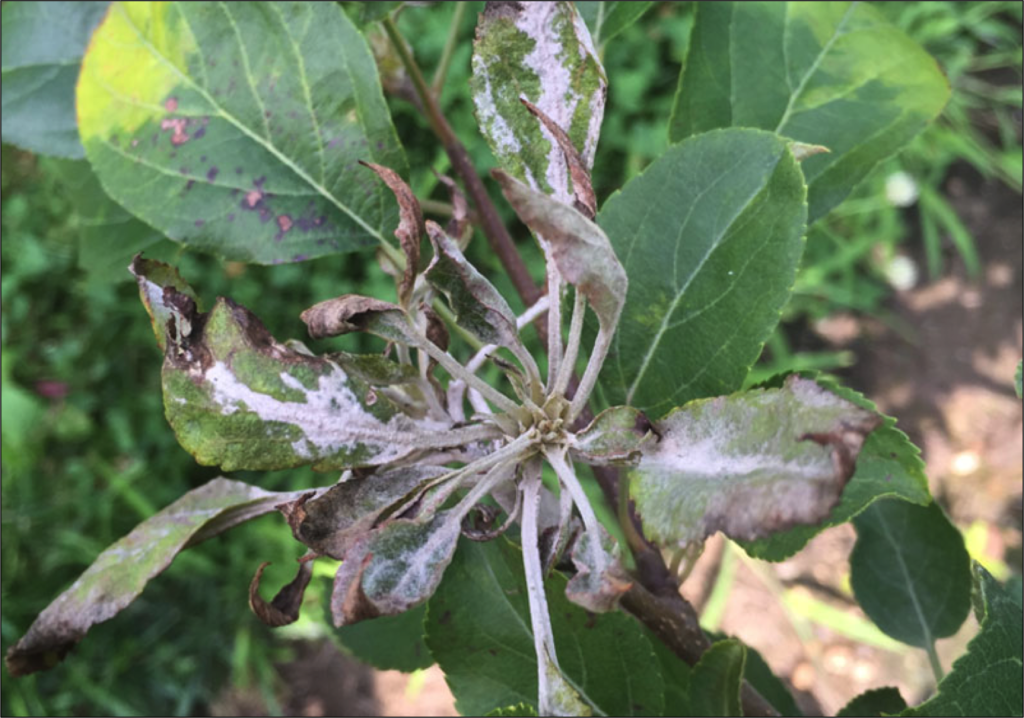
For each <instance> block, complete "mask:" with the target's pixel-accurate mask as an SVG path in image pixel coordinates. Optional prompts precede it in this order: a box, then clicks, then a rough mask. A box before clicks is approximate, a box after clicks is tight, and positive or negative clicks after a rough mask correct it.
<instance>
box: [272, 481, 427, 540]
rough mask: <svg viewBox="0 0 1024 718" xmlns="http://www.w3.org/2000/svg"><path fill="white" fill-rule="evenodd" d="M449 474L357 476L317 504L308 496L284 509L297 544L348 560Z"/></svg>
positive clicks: (321, 495)
mask: <svg viewBox="0 0 1024 718" xmlns="http://www.w3.org/2000/svg"><path fill="white" fill-rule="evenodd" d="M445 473H446V470H445V469H443V468H440V467H436V466H403V467H401V468H398V469H392V470H391V471H385V472H382V473H374V474H370V475H368V476H362V477H358V476H352V477H350V478H347V479H345V480H343V481H340V482H338V483H337V484H335V485H334V486H332V487H331V488H329V489H328V490H327V491H325V492H324V493H322V494H320V495H319V496H316V497H315V498H313V494H305V495H303V496H301V497H299V498H298V499H296V500H295V501H293V502H291V503H289V504H284V505H282V506H281V507H280V509H281V513H283V514H284V516H285V518H286V519H287V521H288V525H289V526H291V529H292V533H293V534H294V535H295V538H296V539H298V540H299V541H301V542H302V543H304V544H305V545H306V546H308V547H309V548H311V549H312V550H313V551H315V552H317V553H318V554H322V555H325V556H330V557H331V558H335V559H338V560H342V559H344V558H345V554H346V553H347V552H348V550H349V549H350V548H351V547H352V546H353V545H354V544H355V543H356V542H357V541H358V540H359V539H360V538H362V537H363V536H364V535H366V534H368V533H369V532H370V531H371V530H372V529H373V527H374V525H375V524H376V523H377V521H378V519H380V517H381V515H382V514H384V513H386V512H387V511H388V510H389V509H390V508H392V507H393V506H395V505H396V504H397V503H399V502H401V501H402V500H403V499H404V498H406V496H408V495H409V494H410V493H411V492H412V491H414V490H415V489H416V488H417V487H420V486H422V485H424V484H425V483H427V482H428V481H430V480H431V479H436V478H437V477H439V476H442V475H443V474H445Z"/></svg>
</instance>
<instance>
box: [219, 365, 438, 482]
mask: <svg viewBox="0 0 1024 718" xmlns="http://www.w3.org/2000/svg"><path fill="white" fill-rule="evenodd" d="M205 378H206V381H207V382H209V384H210V386H211V387H212V389H213V391H212V394H211V399H212V400H213V401H214V402H215V403H216V404H218V405H219V406H220V407H221V412H222V413H223V414H224V415H225V416H228V415H231V414H233V413H235V412H236V411H238V410H239V409H245V410H248V411H251V412H253V413H254V414H256V415H257V416H258V417H259V418H260V419H262V420H263V421H275V422H282V423H285V424H291V425H292V426H295V427H298V429H299V430H300V431H301V432H302V434H303V438H302V439H299V440H298V441H295V442H293V443H292V449H293V450H294V451H295V453H296V455H298V456H300V457H302V458H304V459H317V458H320V459H322V458H327V457H330V456H332V455H334V454H337V453H338V452H340V451H342V450H345V451H349V452H351V451H355V450H356V449H357V448H358V447H360V446H364V447H366V448H368V449H370V450H372V451H373V452H374V460H375V462H379V463H383V462H387V461H393V460H395V459H398V458H401V457H402V456H405V455H406V454H408V453H409V452H410V451H412V450H413V449H415V448H417V447H418V445H419V443H421V442H418V441H417V439H418V438H419V437H421V436H423V434H424V433H425V432H429V431H445V430H446V429H447V427H446V426H445V425H443V424H440V423H437V422H429V423H427V422H418V423H415V424H414V423H413V421H412V420H411V419H409V418H408V417H406V416H404V415H401V414H396V415H395V416H393V417H391V419H390V420H389V421H388V422H387V423H384V422H382V421H381V420H380V419H378V418H377V417H375V416H374V415H373V414H371V413H369V412H368V411H366V410H365V409H364V408H363V405H362V404H360V402H359V399H358V398H357V397H356V395H355V394H354V393H353V392H352V390H351V389H350V388H349V387H348V376H347V375H346V374H345V372H344V371H343V370H342V369H341V367H339V366H338V365H337V364H334V363H333V362H331V371H330V373H328V374H323V375H321V376H320V377H318V380H317V388H316V389H313V390H310V389H307V388H306V387H305V386H303V385H302V382H300V381H299V380H298V379H296V378H295V377H293V376H291V375H290V374H287V373H285V372H282V373H281V374H280V378H281V381H282V382H283V383H284V384H285V386H287V387H288V388H289V389H290V390H293V391H299V392H302V393H304V394H305V397H306V400H305V401H304V402H297V401H282V400H280V399H277V398H275V397H273V396H270V395H269V394H263V393H261V392H258V391H254V390H252V389H251V388H249V387H248V386H246V385H245V384H243V383H242V382H241V381H239V380H238V378H237V377H236V376H235V375H234V374H233V373H232V372H231V369H230V368H229V367H228V366H227V365H226V364H225V363H224V362H216V363H215V364H214V365H213V366H211V367H210V368H209V369H208V370H207V371H206V375H205ZM268 431H269V430H268Z"/></svg>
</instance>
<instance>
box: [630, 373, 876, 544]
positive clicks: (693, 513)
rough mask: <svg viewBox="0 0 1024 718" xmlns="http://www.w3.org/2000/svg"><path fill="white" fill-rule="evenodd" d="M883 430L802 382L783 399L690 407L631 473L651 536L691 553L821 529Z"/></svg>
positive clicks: (664, 428) (764, 396) (737, 397)
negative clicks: (809, 526) (709, 540)
mask: <svg viewBox="0 0 1024 718" xmlns="http://www.w3.org/2000/svg"><path fill="white" fill-rule="evenodd" d="M879 421H880V419H879V418H878V416H877V415H876V414H874V413H873V412H869V411H866V410H864V409H861V408H859V407H857V406H855V405H853V404H852V403H850V402H848V401H846V400H844V399H841V398H839V397H837V396H836V395H834V394H832V393H830V392H828V391H826V390H824V389H822V388H821V387H820V386H818V385H817V384H816V383H814V382H813V381H811V380H809V379H802V378H800V377H796V376H794V377H790V378H789V379H787V381H786V384H785V386H784V387H783V388H782V389H761V390H753V391H749V392H744V393H740V394H733V395H731V396H724V397H719V398H717V399H708V400H701V401H695V402H691V403H689V404H687V405H686V406H684V407H682V408H680V409H677V410H676V411H674V412H672V413H671V414H669V415H668V416H666V417H665V418H664V419H662V420H661V421H658V422H655V423H654V432H655V433H656V434H657V435H658V436H659V437H660V441H659V442H658V443H656V444H650V445H647V446H646V447H645V448H644V450H643V458H642V459H641V460H640V465H639V466H638V467H637V468H635V469H633V470H632V471H631V472H630V494H631V495H632V497H633V499H634V501H636V508H637V512H638V513H639V514H640V517H641V520H642V521H643V525H644V532H645V534H646V536H647V537H648V538H650V539H651V540H653V541H655V542H657V543H660V544H662V545H674V544H678V545H687V544H690V543H694V542H699V541H703V540H704V539H705V538H706V537H707V536H710V535H711V534H712V533H714V532H715V531H722V532H723V533H724V534H725V535H726V536H729V537H730V538H740V539H745V540H752V539H755V538H760V537H762V536H766V535H768V534H770V533H772V532H774V531H779V530H782V529H785V528H789V527H791V526H793V525H794V524H799V523H816V522H818V521H821V520H822V519H823V518H824V517H826V516H827V515H828V512H829V511H830V510H831V509H832V507H833V506H834V505H835V503H836V502H837V501H838V500H839V496H840V494H841V493H842V490H843V487H844V486H845V485H846V482H847V480H848V479H849V478H850V476H851V475H852V474H853V471H854V466H855V462H856V460H857V455H858V453H859V452H860V449H861V446H862V444H863V442H864V438H865V436H866V435H867V434H869V433H870V432H871V431H872V430H873V429H874V428H875V426H877V424H878V423H879Z"/></svg>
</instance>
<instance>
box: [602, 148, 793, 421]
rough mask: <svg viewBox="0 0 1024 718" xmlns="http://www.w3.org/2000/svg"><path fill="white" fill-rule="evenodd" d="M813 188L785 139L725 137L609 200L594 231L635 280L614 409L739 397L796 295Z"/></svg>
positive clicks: (609, 369)
mask: <svg viewBox="0 0 1024 718" xmlns="http://www.w3.org/2000/svg"><path fill="white" fill-rule="evenodd" d="M805 191H806V190H805V187H804V181H803V175H801V173H800V168H799V166H798V165H797V163H796V161H795V160H794V159H793V156H792V154H791V153H790V152H789V150H788V147H787V145H786V143H785V142H784V141H783V140H781V139H779V138H778V137H776V136H774V135H772V134H769V133H766V132H761V131H757V130H723V131H719V132H711V133H708V134H706V135H701V136H699V137H694V138H691V139H689V140H687V141H685V142H683V143H682V144H680V145H678V146H676V147H673V148H671V149H669V150H668V151H667V152H666V153H665V154H664V155H662V156H661V157H660V158H659V159H657V160H655V161H654V162H652V163H651V165H650V166H649V167H648V168H647V170H646V171H645V172H644V173H643V174H642V175H640V176H639V177H636V178H634V179H633V180H631V181H630V182H629V183H627V184H626V186H625V187H624V188H623V189H622V191H621V192H619V193H618V194H615V195H613V196H612V197H611V198H609V199H608V201H607V202H606V203H605V205H604V207H602V209H601V213H600V214H599V215H598V218H597V223H598V224H599V225H600V226H601V228H602V229H604V231H605V232H606V233H607V235H608V238H609V239H610V240H611V243H612V246H613V247H614V249H615V252H616V254H617V255H618V256H619V259H620V260H621V261H622V264H623V266H624V267H625V269H626V275H627V276H628V277H629V278H630V280H631V281H630V283H629V292H628V294H627V297H626V306H625V310H624V311H623V313H622V320H621V322H620V325H619V330H618V333H617V334H616V335H615V340H614V342H613V344H612V349H611V352H610V353H609V355H608V360H607V361H606V362H605V366H604V370H603V371H602V373H601V384H602V386H603V387H604V390H605V394H606V396H607V398H608V402H609V403H610V404H629V405H630V406H635V407H636V408H638V409H640V410H642V411H644V412H645V413H646V414H647V415H648V416H651V417H657V416H661V415H663V414H664V413H665V412H667V411H669V410H670V409H672V408H674V407H676V406H680V405H682V404H685V403H686V402H688V401H690V400H692V399H699V398H702V397H707V396H719V395H721V394H727V393H729V392H732V391H736V390H737V389H739V388H740V386H741V385H742V383H743V379H744V377H745V376H746V374H747V371H748V370H749V368H750V366H751V365H752V364H753V363H754V361H755V360H756V359H757V357H758V356H759V355H760V353H761V347H762V346H763V344H764V342H765V340H766V339H767V338H768V336H769V335H770V334H771V332H772V330H773V329H774V327H775V325H776V324H777V323H778V320H779V312H780V311H781V309H782V307H783V305H784V304H785V303H786V301H787V299H788V298H789V293H790V287H791V286H792V285H793V280H794V278H795V276H796V268H797V264H798V263H799V261H800V255H801V253H802V252H803V240H802V237H803V233H804V219H805V216H806V204H805V202H804V198H805Z"/></svg>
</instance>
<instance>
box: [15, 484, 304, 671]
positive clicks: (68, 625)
mask: <svg viewBox="0 0 1024 718" xmlns="http://www.w3.org/2000/svg"><path fill="white" fill-rule="evenodd" d="M297 496H298V494H297V493H275V492H271V491H264V490H262V489H259V488H257V487H255V486H250V485H249V484H245V483H242V482H241V481H231V480H229V479H222V478H218V479H214V480H213V481H210V482H209V483H207V484H205V485H203V486H201V487H199V488H198V489H193V490H192V491H190V492H188V493H187V494H185V495H184V496H182V497H181V498H180V499H178V500H177V501H175V502H174V503H173V504H171V505H170V506H168V507H167V508H165V509H163V510H162V511H160V512H159V513H157V514H155V515H154V516H152V517H150V518H148V519H146V520H145V521H143V522H142V523H141V524H139V525H138V526H136V527H135V528H134V529H133V530H132V532H131V533H129V534H128V535H127V536H125V537H124V538H122V539H121V540H120V541H118V542H116V543H114V544H113V545H111V546H110V547H109V548H107V549H106V550H104V551H103V553H101V554H100V555H99V556H98V557H97V558H96V560H95V561H93V563H92V565H91V566H89V568H88V569H86V571H85V573H83V574H82V575H81V576H80V577H79V578H78V580H76V581H75V582H74V583H73V584H71V587H70V588H69V589H68V590H66V591H65V592H64V593H62V594H61V595H60V596H58V597H57V598H56V599H55V600H54V601H53V603H51V604H50V605H49V606H47V607H46V610H44V611H43V612H42V613H40V614H39V616H38V617H37V618H36V620H35V621H34V622H33V623H32V626H31V627H30V628H29V629H28V632H27V633H26V634H25V635H24V636H23V637H22V638H21V640H19V641H18V642H17V643H16V644H14V645H13V646H12V647H11V648H10V649H8V651H7V657H6V663H7V670H8V671H10V673H11V675H14V676H23V675H27V674H29V673H34V672H36V671H41V670H47V669H49V668H53V667H54V666H55V665H57V663H59V662H60V661H61V660H62V659H63V658H64V656H66V655H67V653H68V651H70V650H71V649H72V648H73V647H74V646H75V644H76V643H78V642H79V641H80V640H82V638H84V637H85V634H86V633H87V632H88V631H89V629H90V628H92V626H94V625H95V624H97V623H103V622H104V621H108V620H110V619H111V618H113V617H114V616H116V615H117V614H118V613H120V612H121V611H123V610H124V609H125V608H127V607H128V605H129V604H131V603H132V602H133V601H134V600H135V599H136V598H138V597H139V594H141V593H142V591H143V589H144V588H145V587H146V584H147V583H148V582H149V581H150V580H151V579H153V578H155V577H156V576H157V575H159V574H160V573H161V572H163V570H164V569H166V568H167V567H168V566H170V565H171V562H172V561H173V560H174V557H175V556H177V555H178V553H179V552H181V551H183V550H184V549H186V548H189V547H191V546H195V545H196V544H198V543H200V542H201V541H205V540H206V539H208V538H212V537H213V536H216V535H217V534H219V533H221V532H223V531H226V530H228V529H229V528H231V527H233V526H237V525H238V524H240V523H243V522H245V521H248V520H250V519H253V518H256V517H257V516H262V515H263V514H266V513H270V512H271V511H273V510H274V507H275V506H276V505H277V504H279V503H281V502H282V501H288V500H292V499H294V498H296V497H297Z"/></svg>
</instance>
